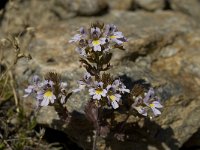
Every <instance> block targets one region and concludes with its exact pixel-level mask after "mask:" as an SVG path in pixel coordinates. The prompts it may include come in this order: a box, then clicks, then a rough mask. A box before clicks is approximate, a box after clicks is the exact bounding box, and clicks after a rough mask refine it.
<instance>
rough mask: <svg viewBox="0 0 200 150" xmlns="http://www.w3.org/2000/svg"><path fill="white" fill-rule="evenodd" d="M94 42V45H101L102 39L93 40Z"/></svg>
mask: <svg viewBox="0 0 200 150" xmlns="http://www.w3.org/2000/svg"><path fill="white" fill-rule="evenodd" d="M92 44H93V45H94V46H96V45H100V41H99V40H94V41H93V42H92Z"/></svg>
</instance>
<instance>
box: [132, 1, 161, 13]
mask: <svg viewBox="0 0 200 150" xmlns="http://www.w3.org/2000/svg"><path fill="white" fill-rule="evenodd" d="M133 5H134V6H135V7H139V8H141V9H144V10H147V11H155V10H162V9H163V8H164V6H165V3H164V0H133Z"/></svg>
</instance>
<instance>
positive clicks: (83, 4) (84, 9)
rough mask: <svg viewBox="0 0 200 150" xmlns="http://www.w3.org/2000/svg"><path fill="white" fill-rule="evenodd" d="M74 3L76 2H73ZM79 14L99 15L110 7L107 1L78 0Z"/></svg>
mask: <svg viewBox="0 0 200 150" xmlns="http://www.w3.org/2000/svg"><path fill="white" fill-rule="evenodd" d="M72 3H74V2H72ZM75 3H77V7H78V9H77V13H78V15H83V16H92V15H98V14H102V13H104V12H106V10H107V8H108V6H107V3H106V2H105V0H77V2H76V1H75Z"/></svg>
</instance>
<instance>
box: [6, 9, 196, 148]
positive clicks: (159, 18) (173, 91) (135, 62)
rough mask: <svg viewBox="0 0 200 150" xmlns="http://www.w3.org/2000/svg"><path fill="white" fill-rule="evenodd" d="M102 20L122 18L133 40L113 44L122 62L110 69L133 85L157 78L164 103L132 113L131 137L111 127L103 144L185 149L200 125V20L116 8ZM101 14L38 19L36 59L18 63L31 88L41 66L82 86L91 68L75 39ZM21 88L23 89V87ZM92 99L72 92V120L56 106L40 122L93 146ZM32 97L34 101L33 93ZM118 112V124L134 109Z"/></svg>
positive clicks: (43, 113)
mask: <svg viewBox="0 0 200 150" xmlns="http://www.w3.org/2000/svg"><path fill="white" fill-rule="evenodd" d="M97 19H98V20H101V21H104V22H105V23H114V24H116V25H117V26H118V27H119V30H120V31H122V32H123V33H124V35H125V36H127V37H128V39H129V42H128V43H127V44H126V51H119V50H118V51H117V50H113V55H114V56H113V59H112V61H111V63H112V65H113V66H114V67H113V68H112V70H110V72H111V73H112V74H113V75H114V76H115V77H117V76H120V77H121V78H122V79H123V80H124V82H125V84H126V85H127V86H128V87H132V86H133V84H134V82H135V81H139V80H141V79H142V80H145V81H147V82H149V83H151V85H152V86H153V87H157V93H158V94H159V95H160V97H161V99H162V103H163V105H164V109H163V113H162V115H161V116H160V117H158V118H155V119H153V120H149V119H138V118H136V117H134V116H131V117H130V118H129V119H128V123H127V124H126V126H125V132H126V138H127V139H128V140H125V141H124V142H120V141H117V140H116V138H114V137H113V135H112V134H109V136H108V137H107V138H105V139H104V138H100V139H99V140H98V148H99V149H105V148H107V149H114V150H118V149H119V150H121V149H124V150H128V149H129V150H130V149H149V150H153V149H154V150H155V149H157V150H160V149H166V150H167V149H173V150H178V149H179V148H180V147H182V145H183V144H184V143H185V142H186V141H187V140H188V139H190V138H191V136H192V135H193V134H194V133H196V132H197V130H198V129H199V127H200V116H199V115H198V114H199V113H200V108H199V105H200V95H199V86H200V80H199V78H200V73H199V72H200V66H199V64H200V62H199V61H200V59H199V56H200V55H199V54H200V49H199V47H200V36H199V35H200V34H199V33H200V30H199V28H198V25H197V24H196V23H195V22H194V21H193V19H191V18H190V17H188V16H186V15H183V14H180V13H177V12H173V11H170V12H164V11H161V12H156V13H150V12H142V11H141V12H140V11H138V12H125V11H112V12H110V13H109V14H107V15H104V16H99V17H97ZM94 20H96V19H93V18H89V17H75V18H72V19H69V20H68V21H64V20H62V21H61V20H59V21H57V22H52V23H51V24H42V25H37V26H36V30H35V32H34V34H35V36H34V39H33V40H31V42H30V43H29V41H27V42H28V44H25V45H27V46H28V50H29V51H28V52H29V53H30V54H31V55H32V57H33V59H32V60H31V61H29V62H27V61H24V60H20V61H19V63H18V64H17V67H16V70H15V72H16V77H17V82H18V85H20V87H22V89H23V88H25V86H27V83H26V80H28V79H29V78H30V77H31V75H32V74H33V73H34V74H40V75H44V74H45V73H47V72H49V71H56V72H58V73H61V74H62V75H63V80H65V81H67V82H68V83H69V88H70V89H73V88H76V86H77V85H76V80H79V79H80V78H81V77H82V75H83V72H85V71H84V69H83V68H80V67H79V62H78V59H79V58H78V54H76V52H75V51H74V47H73V46H72V45H70V44H68V40H69V39H70V38H71V37H72V35H74V34H75V32H76V30H77V29H78V28H79V27H80V26H88V25H89V24H90V22H93V21H94ZM12 28H14V27H12ZM24 36H25V35H24ZM22 38H23V36H22ZM26 39H28V38H25V39H24V40H25V41H24V42H26ZM23 49H27V48H23ZM6 52H7V53H8V54H7V55H6V56H11V54H9V52H10V49H9V47H8V48H7V49H6ZM19 92H20V93H21V95H22V90H19ZM88 98H89V97H88V95H87V92H85V93H81V94H74V95H73V96H72V97H70V99H69V101H68V103H67V108H68V109H69V111H70V113H71V115H72V118H71V119H72V120H71V122H69V124H65V123H64V122H62V121H61V120H60V119H59V116H58V114H57V113H56V112H55V110H54V109H53V108H52V107H44V108H43V109H41V111H40V114H39V116H38V118H37V121H38V123H40V124H43V125H46V126H49V127H52V128H55V129H57V130H62V131H63V132H65V133H66V134H68V135H69V137H70V138H71V139H73V140H74V141H75V142H76V143H77V144H78V145H79V146H80V147H83V148H84V149H91V145H92V142H91V141H92V135H93V132H92V130H93V128H92V125H91V124H90V123H89V122H88V121H87V120H86V118H85V117H84V113H83V110H84V106H85V104H86V103H87V100H88ZM30 101H33V100H32V99H31V98H30V99H29V100H28V102H30ZM24 102H27V101H24ZM29 104H30V103H29ZM32 107H33V106H32ZM25 108H26V107H25ZM27 109H30V106H29V107H27ZM114 115H115V117H116V118H115V125H116V124H117V123H119V122H121V121H122V120H124V119H125V117H126V115H127V111H126V109H125V108H124V107H122V108H120V109H119V110H117V111H115V113H114ZM47 116H48V117H47ZM117 131H118V130H117Z"/></svg>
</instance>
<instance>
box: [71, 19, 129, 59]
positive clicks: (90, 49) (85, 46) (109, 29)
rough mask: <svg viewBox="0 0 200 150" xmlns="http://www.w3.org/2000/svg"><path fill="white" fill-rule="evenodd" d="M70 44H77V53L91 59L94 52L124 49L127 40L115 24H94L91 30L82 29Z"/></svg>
mask: <svg viewBox="0 0 200 150" xmlns="http://www.w3.org/2000/svg"><path fill="white" fill-rule="evenodd" d="M79 32H80V33H79V34H76V35H75V36H74V37H73V38H72V39H71V40H70V41H69V42H70V43H75V44H76V46H77V47H76V51H77V52H78V53H79V54H80V55H81V56H83V57H90V56H91V55H92V54H94V52H103V53H105V52H108V51H109V50H110V49H113V48H122V49H123V45H122V44H123V43H124V42H126V41H127V39H126V38H125V37H124V36H123V34H122V32H120V31H118V29H117V27H116V26H115V25H113V24H111V25H104V24H100V23H98V22H97V23H95V24H92V26H91V27H90V28H89V29H85V28H83V27H81V28H80V29H79Z"/></svg>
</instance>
